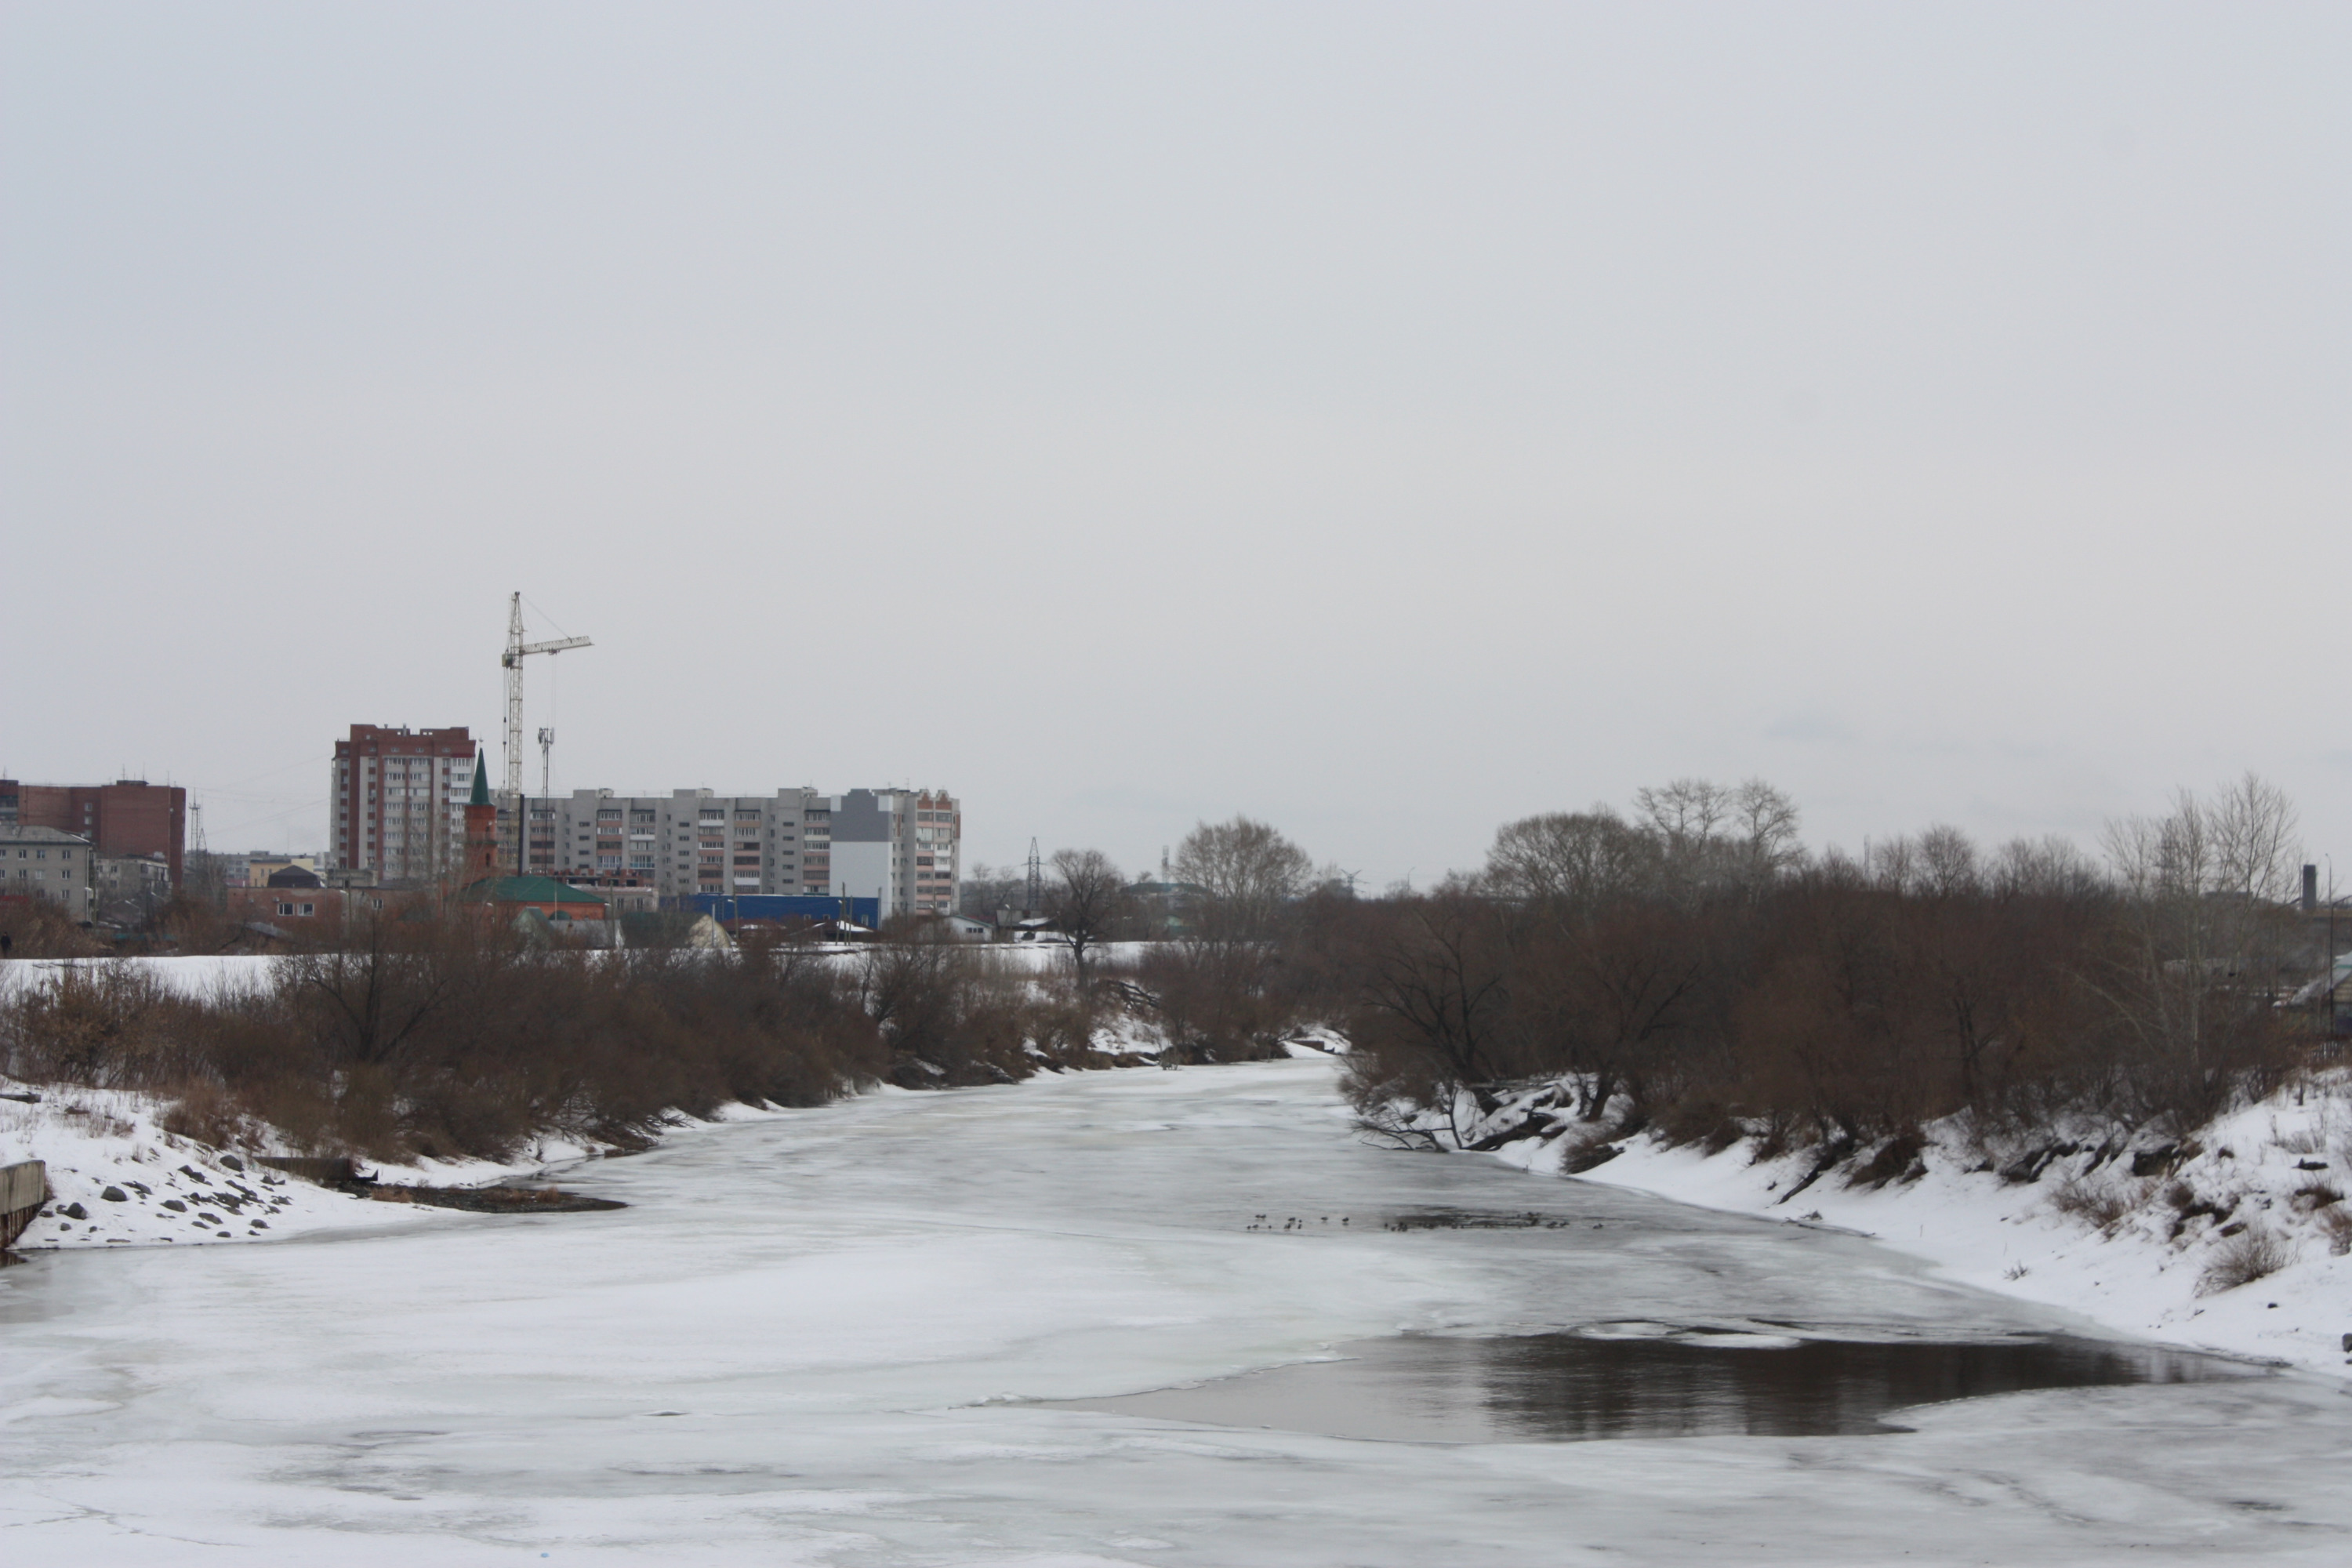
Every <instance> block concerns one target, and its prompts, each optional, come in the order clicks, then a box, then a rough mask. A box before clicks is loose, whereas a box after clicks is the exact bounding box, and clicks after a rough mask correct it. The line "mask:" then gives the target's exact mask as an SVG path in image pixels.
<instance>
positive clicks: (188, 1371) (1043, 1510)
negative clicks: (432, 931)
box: [0, 1059, 2352, 1568]
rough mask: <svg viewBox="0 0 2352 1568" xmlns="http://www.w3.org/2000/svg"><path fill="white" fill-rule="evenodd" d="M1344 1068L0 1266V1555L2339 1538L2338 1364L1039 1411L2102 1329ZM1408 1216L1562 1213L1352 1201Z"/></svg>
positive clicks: (770, 1123) (586, 1169)
mask: <svg viewBox="0 0 2352 1568" xmlns="http://www.w3.org/2000/svg"><path fill="white" fill-rule="evenodd" d="M1331 1073H1332V1066H1331V1064H1330V1063H1329V1062H1328V1060H1322V1059H1317V1060H1297V1061H1288V1062H1276V1063H1265V1064H1259V1065H1253V1066H1247V1067H1228V1068H1189V1069H1186V1070H1184V1071H1181V1072H1173V1073H1161V1072H1157V1071H1150V1070H1143V1071H1129V1072H1118V1073H1090V1074H1079V1075H1073V1076H1070V1077H1067V1078H1055V1079H1043V1080H1039V1081H1035V1082H1032V1083H1028V1084H1023V1085H1018V1086H1013V1087H1008V1088H1004V1089H975V1090H966V1091H961V1092H957V1093H952V1094H933V1095H918V1094H906V1093H882V1094H877V1095H873V1096H869V1097H866V1098H864V1099H861V1100H854V1101H850V1102H847V1103H844V1104H841V1105H836V1106H832V1107H827V1108H824V1109H822V1110H808V1111H794V1112H787V1113H779V1114H773V1115H765V1116H757V1117H746V1118H745V1119H742V1120H740V1121H730V1122H728V1123H726V1124H722V1125H715V1126H706V1127H702V1128H698V1129H695V1130H692V1131H685V1132H682V1133H680V1134H678V1135H677V1136H676V1137H675V1138H673V1139H672V1140H671V1142H669V1143H668V1144H667V1145H666V1146H665V1147H663V1148H661V1149H658V1150H656V1151H654V1152H650V1153H646V1154H644V1155H641V1156H636V1157H634V1158H627V1159H614V1160H598V1161H591V1162H587V1163H583V1164H582V1165H580V1166H578V1167H575V1168H573V1169H572V1170H570V1171H567V1172H565V1173H563V1179H564V1181H565V1183H566V1184H567V1185H569V1186H572V1187H575V1188H578V1189H581V1190H584V1191H588V1192H592V1193H596V1194H604V1195H609V1196H613V1197H617V1198H621V1199H623V1200H625V1201H626V1202H627V1203H629V1204H630V1205H633V1206H632V1207H630V1208H627V1209H625V1210H620V1211H615V1212H610V1213H603V1214H583V1215H550V1216H534V1217H506V1216H473V1215H457V1216H448V1215H435V1216H431V1217H430V1218H426V1217H424V1216H419V1217H418V1218H417V1219H415V1220H414V1221H410V1222H407V1223H400V1224H394V1225H391V1226H380V1227H376V1228H372V1229H370V1230H367V1231H364V1232H342V1233H337V1232H332V1231H325V1230H320V1231H314V1232H311V1233H310V1234H307V1235H301V1236H297V1237H290V1238H289V1239H286V1240H273V1241H270V1242H268V1243H266V1244H261V1245H251V1244H248V1245H243V1246H234V1247H219V1246H215V1247H184V1246H183V1247H114V1248H103V1247H85V1248H80V1249H77V1250H70V1251H57V1252H48V1253H41V1254H36V1255H33V1256H31V1257H30V1258H29V1259H28V1260H27V1261H26V1262H25V1263H23V1264H21V1265H18V1266H16V1267H14V1268H8V1269H6V1270H5V1272H0V1542H5V1561H6V1562H7V1563H9V1564H10V1565H11V1568H19V1565H22V1568H32V1565H36V1564H42V1565H46V1564H52V1563H57V1564H63V1563H72V1564H88V1565H93V1568H103V1565H109V1564H117V1563H121V1564H132V1563H136V1564H156V1563H261V1562H268V1563H336V1564H348V1565H355V1568H366V1565H372V1564H394V1563H398V1564H403V1565H407V1564H414V1563H427V1562H429V1563H518V1564H520V1563H558V1564H561V1563H694V1564H728V1563H761V1564H774V1563H839V1564H844V1565H856V1564H867V1563H925V1564H938V1563H991V1564H1025V1565H1032V1568H1043V1565H1047V1564H1055V1565H1072V1568H1075V1565H1080V1564H1105V1563H1137V1564H1143V1563H1183V1564H1202V1565H1207V1564H1256V1563H1265V1564H1321V1563H1331V1564H1339V1563H1350V1564H1374V1563H1396V1564H1428V1563H1444V1562H1453V1561H1457V1560H1465V1559H1468V1558H1472V1557H1477V1558H1483V1559H1487V1560H1495V1561H1502V1562H1510V1563H1519V1562H1527V1563H1710V1564H1717V1563H1808V1564H1811V1563H1890V1562H1896V1561H1903V1562H1917V1563H2125V1562H2130V1563H2149V1562H2187V1561H2196V1562H2200V1563H2202V1562H2218V1561H2224V1560H2226V1561H2230V1562H2233V1563H2234V1562H2242V1561H2261V1562H2277V1563H2329V1564H2334V1563H2342V1562H2344V1561H2347V1558H2352V1496H2347V1493H2346V1492H2345V1489H2343V1487H2342V1486H2341V1484H2340V1479H2339V1473H2338V1472H2339V1468H2340V1466H2341V1463H2342V1458H2343V1456H2344V1454H2345V1453H2346V1452H2347V1451H2352V1399H2347V1397H2346V1396H2345V1394H2343V1392H2342V1391H2341V1389H2342V1385H2341V1384H2339V1383H2337V1382H2336V1381H2335V1380H2333V1379H2327V1378H2323V1377H2320V1376H2317V1375H2315V1374H2313V1373H2306V1372H2303V1371H2298V1370H2288V1371H2284V1372H2280V1373H2276V1374H2274V1375H2270V1376H2264V1377H2259V1378H2253V1379H2250V1380H2247V1381H2242V1382H2231V1383H2221V1384H2184V1385H2173V1386H2158V1385H2147V1386H2131V1387H2110V1388H2100V1389H2084V1390H2069V1391H2061V1392H2043V1393H2035V1394H2011V1395H2005V1396H2002V1397H1999V1398H1994V1399H1986V1400H1976V1401H1969V1402H1966V1403H1963V1404H1958V1405H1944V1406H1937V1407H1932V1408H1927V1409H1921V1410H1915V1411H1913V1412H1910V1413H1908V1414H1907V1415H1906V1418H1905V1419H1906V1424H1908V1425H1910V1426H1915V1427H1916V1428H1917V1430H1916V1431H1914V1432H1911V1433H1908V1434H1899V1435H1897V1434H1888V1435H1876V1436H1850V1437H1822V1438H1758V1437H1721V1438H1715V1437H1709V1438H1686V1439H1675V1440H1654V1439H1653V1440H1621V1441H1611V1442H1592V1443H1567V1444H1418V1443H1396V1442H1378V1441H1362V1440H1345V1439H1339V1438H1328V1437H1318V1436H1306V1435H1300V1434H1292V1433H1286V1432H1280V1431H1274V1430H1265V1429H1256V1430H1235V1429H1223V1428H1215V1427H1206V1426H1186V1425H1182V1424H1178V1423H1172V1422H1166V1421H1154V1420H1150V1419H1145V1418H1141V1417H1136V1416H1127V1415H1108V1414H1099V1413H1092V1412H1084V1413H1082V1412H1075V1411H1068V1410H1048V1409H1040V1408H1037V1407H1036V1406H1034V1405H1029V1404H1025V1403H1024V1402H1025V1401H1031V1400H1035V1399H1040V1398H1070V1397H1087V1396H1100V1395H1109V1394H1126V1393H1133V1392H1136V1391H1140V1390H1145V1389H1150V1388H1155V1387H1165V1386H1169V1385H1171V1384H1182V1383H1186V1382H1190V1381H1193V1380H1198V1379H1203V1378H1209V1377H1214V1376H1217V1375H1220V1374H1223V1373H1233V1372H1237V1371H1241V1370H1244V1369H1249V1368H1256V1367H1265V1366H1272V1365H1277V1364H1282V1363H1294V1362H1300V1361H1308V1360H1313V1359H1315V1358H1318V1357H1320V1356H1324V1355H1327V1354H1328V1348H1329V1347H1330V1346H1332V1345H1333V1344H1335V1343H1338V1342H1347V1341H1351V1340H1359V1339H1364V1338H1370V1337H1374V1336H1380V1335H1386V1334H1392V1333H1396V1332H1399V1331H1439V1332H1450V1333H1471V1332H1514V1331H1522V1332H1523V1331H1530V1330H1537V1329H1544V1328H1565V1327H1571V1326H1576V1325H1580V1324H1590V1323H1598V1322H1623V1321H1648V1322H1655V1323H1659V1324H1667V1325H1677V1324H1706V1325H1711V1326H1716V1327H1719V1328H1720V1327H1730V1328H1738V1327H1740V1326H1742V1325H1758V1326H1762V1325H1769V1324H1786V1323H1796V1324H1801V1325H1811V1326H1814V1327H1817V1328H1822V1329H1828V1330H1832V1331H1838V1332H1841V1333H1844V1334H1847V1335H1852V1336H1861V1337H1884V1336H1891V1335H1916V1336H1933V1337H1970V1336H1982V1335H1988V1334H1998V1333H2003V1332H2009V1331H2018V1330H2031V1329H2072V1330H2074V1331H2083V1329H2084V1324H2083V1323H2082V1321H2080V1320H2078V1319H2074V1318H2071V1317H2069V1316H2067V1315H2065V1314H2064V1313H2063V1312H2062V1311H2060V1310H2056V1309H2053V1308H2050V1307H2046V1306H2040V1305H2035V1304H2032V1303H2029V1302H2025V1301H2021V1300H2016V1299H2014V1298H2008V1297H2001V1296H1996V1295H1993V1294H1990V1293H1989V1292H1983V1291H1979V1290H1975V1289H1970V1288H1969V1287H1968V1286H1966V1285H1963V1284H1959V1283H1956V1282H1954V1281H1951V1280H1949V1279H1943V1278H1940V1277H1938V1276H1937V1275H1936V1274H1935V1273H1933V1272H1932V1271H1931V1270H1930V1268H1929V1267H1928V1266H1927V1264H1925V1263H1923V1262H1920V1261H1917V1260H1915V1259H1913V1258H1906V1257H1904V1256H1902V1255H1899V1254H1897V1253H1895V1252H1892V1251H1890V1250H1888V1249H1886V1248H1885V1247H1879V1246H1876V1245H1874V1244H1873V1243H1871V1242H1869V1241H1866V1240H1864V1239H1862V1238H1860V1237H1854V1236H1850V1235H1845V1234H1842V1233H1839V1232H1835V1231H1827V1230H1820V1229H1813V1228H1808V1227H1805V1226H1793V1225H1788V1224H1782V1223H1776V1222H1768V1221H1763V1220H1759V1219H1755V1218H1751V1217H1747V1216H1743V1215H1733V1214H1727V1213H1720V1212H1713V1211H1709V1210H1705V1209H1698V1208H1693V1207H1689V1206H1686V1205H1675V1204H1670V1203H1668V1202H1665V1201H1664V1200H1663V1199H1659V1198H1656V1197H1654V1196H1650V1195H1646V1194H1641V1193H1636V1192H1631V1191H1625V1190H1621V1189H1616V1188H1612V1187H1607V1186H1601V1185H1597V1184H1589V1183H1579V1182H1566V1181H1559V1180H1557V1179H1553V1178H1549V1177H1545V1176H1539V1175H1530V1174H1528V1173H1523V1172H1519V1171H1516V1170H1513V1169H1510V1168H1508V1167H1507V1166H1506V1165H1505V1164H1503V1163H1500V1162H1497V1161H1493V1160H1485V1159H1462V1158H1454V1157H1444V1156H1435V1155H1412V1154H1402V1153H1395V1152H1384V1151H1380V1150H1375V1149H1371V1148H1367V1147H1364V1146H1362V1145H1361V1144H1360V1143H1359V1142H1356V1140H1355V1139H1354V1137H1353V1136H1352V1135H1351V1133H1350V1132H1349V1128H1348V1124H1347V1121H1346V1118H1345V1115H1344V1113H1343V1111H1342V1110H1341V1108H1340V1107H1339V1104H1338V1102H1337V1100H1336V1096H1335V1095H1334V1093H1333V1090H1332V1085H1331ZM1438 1209H1459V1210H1468V1211H1498V1212H1510V1213H1523V1212H1530V1211H1532V1212H1536V1213H1538V1214H1539V1215H1543V1216H1545V1217H1546V1218H1547V1219H1548V1220H1554V1221H1560V1222H1568V1223H1563V1224H1562V1225H1560V1226H1559V1227H1558V1228H1536V1229H1520V1230H1479V1229H1470V1230H1446V1229H1439V1230H1420V1229H1416V1230H1411V1231H1406V1232H1402V1233H1400V1232H1395V1231H1391V1230H1387V1229H1384V1228H1382V1227H1383V1224H1384V1222H1385V1221H1386V1220H1387V1219H1389V1218H1390V1217H1391V1216H1394V1215H1409V1214H1414V1213H1420V1212H1425V1211H1430V1210H1438ZM1259 1215H1265V1216H1268V1223H1269V1225H1270V1226H1272V1228H1265V1227H1261V1228H1255V1229H1253V1228H1252V1226H1254V1225H1255V1224H1257V1220H1258V1216H1259ZM1326 1216H1328V1223H1326ZM1293 1217H1297V1218H1300V1219H1303V1220H1304V1221H1305V1222H1306V1223H1305V1225H1304V1226H1302V1227H1300V1228H1297V1229H1286V1228H1282V1226H1283V1224H1284V1223H1285V1222H1286V1221H1288V1220H1289V1219H1291V1218H1293ZM1343 1218H1344V1219H1346V1220H1347V1221H1348V1223H1347V1224H1346V1225H1344V1226H1343V1225H1341V1224H1340V1221H1341V1220H1342V1219H1343ZM1759 1353H1762V1352H1759Z"/></svg>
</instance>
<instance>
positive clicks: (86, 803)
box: [0, 779, 188, 888]
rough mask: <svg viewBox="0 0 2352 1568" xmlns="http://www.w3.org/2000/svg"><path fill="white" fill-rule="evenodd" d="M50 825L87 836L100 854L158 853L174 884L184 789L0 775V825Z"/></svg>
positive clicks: (184, 837)
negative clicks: (24, 779)
mask: <svg viewBox="0 0 2352 1568" xmlns="http://www.w3.org/2000/svg"><path fill="white" fill-rule="evenodd" d="M9 823H14V824H15V825H16V826H20V827H54V828H56V829H57V830H58V832H60V833H71V834H74V835H76V836H77V837H82V838H87V839H89V841H90V843H91V844H93V845H95V846H96V847H97V849H98V852H99V854H100V855H101V856H104V857H107V858H113V857H115V856H121V855H161V856H162V857H163V859H164V862H165V864H167V865H169V866H170V867H171V868H172V886H173V887H174V888H176V887H178V886H179V885H180V868H181V862H182V860H183V858H184V857H185V855H186V853H187V847H188V792H187V791H186V790H184V789H182V788H181V787H180V786H179V785H177V784H149V783H148V782H147V781H146V780H145V779H118V780H116V781H115V782H114V783H112V784H18V783H17V782H16V780H14V779H0V825H5V824H9Z"/></svg>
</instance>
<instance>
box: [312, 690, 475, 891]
mask: <svg viewBox="0 0 2352 1568" xmlns="http://www.w3.org/2000/svg"><path fill="white" fill-rule="evenodd" d="M474 772H475V768H474V739H473V737H472V736H471V735H469V734H467V732H466V729H465V726H463V725H462V724H461V725H459V726H457V728H455V729H450V730H394V729H389V728H386V727H384V726H383V725H379V724H354V725H352V733H351V738H350V739H349V740H345V741H338V742H335V762H334V772H333V774H332V784H333V791H332V794H333V800H334V805H333V806H332V807H331V821H330V822H329V824H328V829H327V830H328V834H329V839H328V842H329V845H330V846H331V854H332V856H333V858H334V863H335V864H336V865H337V866H339V867H345V868H352V869H356V870H365V871H373V872H374V873H375V874H376V877H377V879H378V880H380V881H383V882H426V881H431V880H433V879H436V878H438V877H441V876H443V875H445V874H446V873H447V872H450V871H453V870H456V869H458V868H460V867H461V866H462V865H463V864H464V860H465V846H466V817H465V809H466V798H467V796H468V795H471V794H472V793H473V786H474Z"/></svg>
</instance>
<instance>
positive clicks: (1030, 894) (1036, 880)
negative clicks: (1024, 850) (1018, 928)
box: [1021, 838, 1045, 920]
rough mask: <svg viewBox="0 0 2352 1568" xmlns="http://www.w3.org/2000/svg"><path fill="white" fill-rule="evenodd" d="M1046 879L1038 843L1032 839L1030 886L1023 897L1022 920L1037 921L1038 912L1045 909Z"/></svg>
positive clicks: (1030, 849) (1030, 845)
mask: <svg viewBox="0 0 2352 1568" xmlns="http://www.w3.org/2000/svg"><path fill="white" fill-rule="evenodd" d="M1021 904H1022V908H1021V918H1022V919H1023V920H1034V919H1036V917H1037V911H1038V910H1040V909H1042V908H1044V907H1045V875H1044V873H1043V871H1042V869H1041V868H1040V865H1039V862H1038V859H1037V841H1036V840H1035V839H1034V838H1032V839H1031V840H1029V885H1028V887H1027V888H1026V889H1024V890H1023V892H1022V895H1021Z"/></svg>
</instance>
